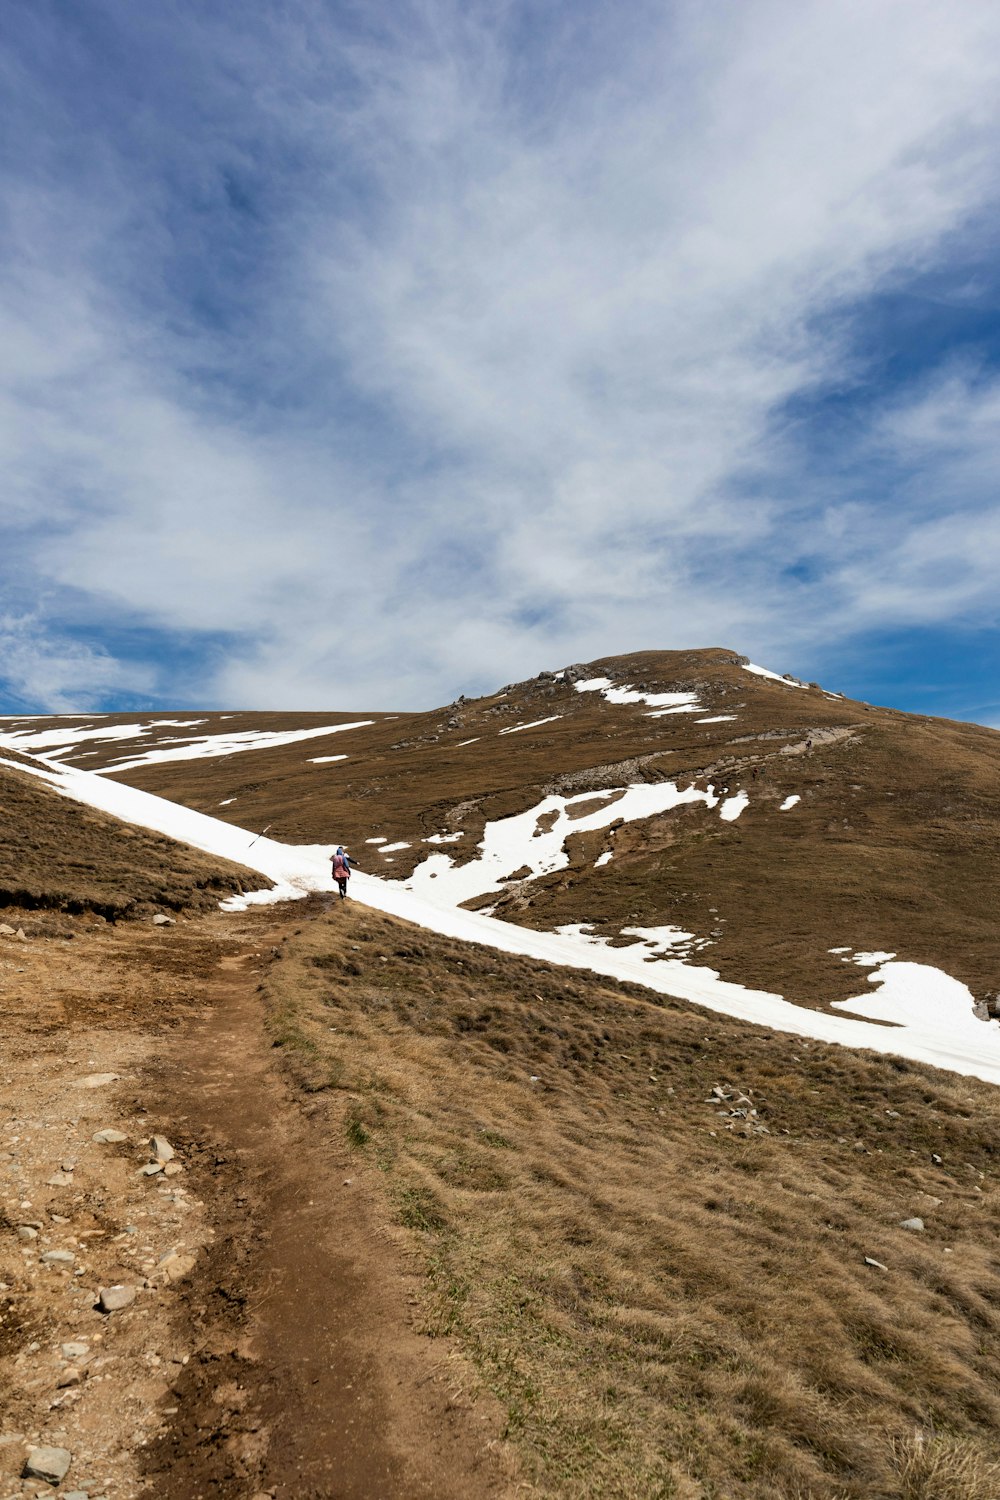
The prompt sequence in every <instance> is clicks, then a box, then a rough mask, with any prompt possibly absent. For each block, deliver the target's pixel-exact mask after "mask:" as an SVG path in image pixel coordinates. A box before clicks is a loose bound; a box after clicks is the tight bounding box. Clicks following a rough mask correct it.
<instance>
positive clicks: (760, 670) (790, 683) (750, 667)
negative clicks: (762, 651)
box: [743, 661, 808, 688]
mask: <svg viewBox="0 0 1000 1500" xmlns="http://www.w3.org/2000/svg"><path fill="white" fill-rule="evenodd" d="M743 670H744V672H752V673H753V674H754V676H755V677H769V678H770V679H771V681H772V682H783V683H784V685H785V687H797V688H804V687H807V686H808V684H807V683H804V682H800V681H799V679H798V678H797V677H782V676H780V675H779V673H777V672H769V671H768V669H767V667H758V666H756V665H755V664H754V663H753V662H752V661H745V662H744V663H743Z"/></svg>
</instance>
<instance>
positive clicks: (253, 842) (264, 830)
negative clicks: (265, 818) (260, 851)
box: [247, 823, 271, 849]
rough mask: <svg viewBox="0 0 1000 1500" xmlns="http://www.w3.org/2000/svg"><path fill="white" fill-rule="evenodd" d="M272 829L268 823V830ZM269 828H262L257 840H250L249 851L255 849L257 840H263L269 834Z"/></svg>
mask: <svg viewBox="0 0 1000 1500" xmlns="http://www.w3.org/2000/svg"><path fill="white" fill-rule="evenodd" d="M270 827H271V825H270V823H268V825H267V828H270ZM267 828H262V829H261V830H260V833H258V835H257V838H256V839H251V840H250V842H249V844H247V848H248V849H252V848H253V846H254V844H256V842H257V839H262V838H263V837H264V835H265V833H266V832H267Z"/></svg>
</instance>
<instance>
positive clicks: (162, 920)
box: [153, 911, 174, 927]
mask: <svg viewBox="0 0 1000 1500" xmlns="http://www.w3.org/2000/svg"><path fill="white" fill-rule="evenodd" d="M173 925H174V919H173V917H165V916H164V915H163V913H162V912H161V911H158V912H157V913H156V916H155V917H154V918H153V926H154V927H173Z"/></svg>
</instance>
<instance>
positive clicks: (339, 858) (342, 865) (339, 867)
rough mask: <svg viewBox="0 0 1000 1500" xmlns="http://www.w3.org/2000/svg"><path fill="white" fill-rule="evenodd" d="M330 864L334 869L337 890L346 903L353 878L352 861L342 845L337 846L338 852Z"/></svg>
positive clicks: (332, 856) (331, 858)
mask: <svg viewBox="0 0 1000 1500" xmlns="http://www.w3.org/2000/svg"><path fill="white" fill-rule="evenodd" d="M330 864H331V867H332V869H333V878H334V880H335V881H336V882H337V888H338V890H339V891H340V899H341V901H344V900H346V899H347V882H348V881H349V880H350V878H351V861H350V858H349V856H348V855H346V854H345V853H344V849H343V845H342V844H338V845H337V852H336V854H334V855H331V857H330Z"/></svg>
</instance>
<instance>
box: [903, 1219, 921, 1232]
mask: <svg viewBox="0 0 1000 1500" xmlns="http://www.w3.org/2000/svg"><path fill="white" fill-rule="evenodd" d="M899 1227H900V1229H916V1230H918V1231H919V1230H922V1229H923V1227H924V1221H923V1219H900V1221H899Z"/></svg>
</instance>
